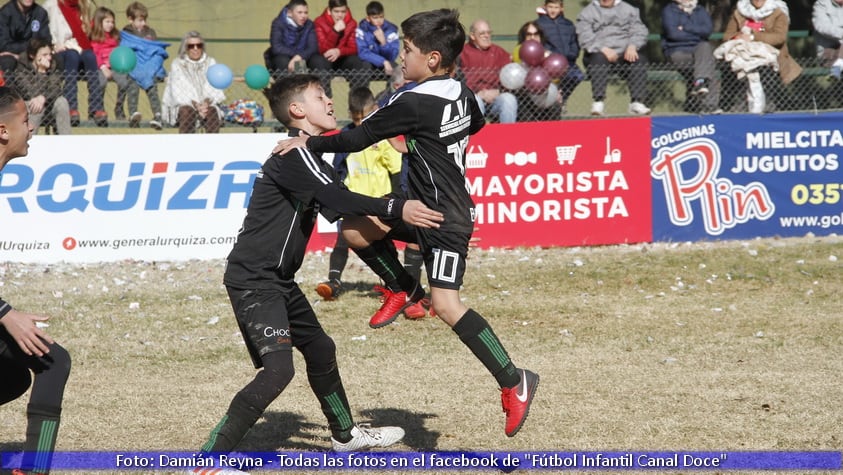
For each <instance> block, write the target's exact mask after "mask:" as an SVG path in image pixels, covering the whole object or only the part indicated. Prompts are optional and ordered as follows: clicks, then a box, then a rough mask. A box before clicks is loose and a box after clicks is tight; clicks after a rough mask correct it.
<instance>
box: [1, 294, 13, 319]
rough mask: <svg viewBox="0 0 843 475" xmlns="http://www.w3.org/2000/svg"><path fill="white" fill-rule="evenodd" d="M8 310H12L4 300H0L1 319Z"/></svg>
mask: <svg viewBox="0 0 843 475" xmlns="http://www.w3.org/2000/svg"><path fill="white" fill-rule="evenodd" d="M10 310H12V306H11V305H9V304H8V303H7V302H6V301H5V300H3V299H0V318H3V317H4V316H5V315H6V314H7V313H9V311H10Z"/></svg>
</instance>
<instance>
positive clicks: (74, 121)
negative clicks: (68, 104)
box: [70, 109, 81, 127]
mask: <svg viewBox="0 0 843 475" xmlns="http://www.w3.org/2000/svg"><path fill="white" fill-rule="evenodd" d="M80 122H81V121H80V120H79V111H78V110H76V109H71V110H70V125H71V126H73V127H79V123H80Z"/></svg>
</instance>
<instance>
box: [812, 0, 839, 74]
mask: <svg viewBox="0 0 843 475" xmlns="http://www.w3.org/2000/svg"><path fill="white" fill-rule="evenodd" d="M811 20H812V21H813V25H814V41H815V42H816V43H817V56H818V57H819V60H820V64H821V65H822V66H824V67H826V68H831V75H832V76H834V77H836V78H837V79H840V73H841V71H843V48H841V41H843V0H816V2H814V10H813V14H812V18H811Z"/></svg>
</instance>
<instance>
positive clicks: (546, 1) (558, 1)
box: [544, 0, 562, 5]
mask: <svg viewBox="0 0 843 475" xmlns="http://www.w3.org/2000/svg"><path fill="white" fill-rule="evenodd" d="M548 3H558V4H559V5H562V0H544V4H545V5H547V4H548Z"/></svg>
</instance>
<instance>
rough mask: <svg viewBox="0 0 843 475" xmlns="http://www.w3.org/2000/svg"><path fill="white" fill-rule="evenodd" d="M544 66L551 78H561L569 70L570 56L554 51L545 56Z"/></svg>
mask: <svg viewBox="0 0 843 475" xmlns="http://www.w3.org/2000/svg"><path fill="white" fill-rule="evenodd" d="M542 68H543V69H544V70H545V71H547V74H549V75H550V77H551V78H553V79H559V78H561V77H563V76H565V74H566V73H567V72H568V58H566V57H565V56H563V55H561V54H559V53H552V54H551V55H550V56H548V57H547V58H544V62H542Z"/></svg>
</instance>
